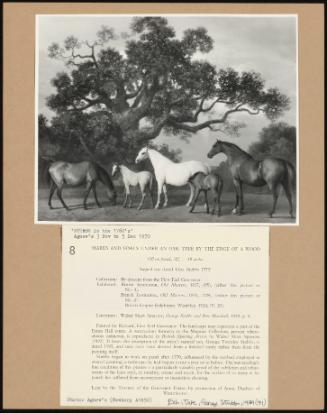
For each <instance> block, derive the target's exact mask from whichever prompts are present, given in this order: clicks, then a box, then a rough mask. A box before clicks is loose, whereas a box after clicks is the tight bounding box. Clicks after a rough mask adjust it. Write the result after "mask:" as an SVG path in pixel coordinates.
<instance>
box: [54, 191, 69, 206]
mask: <svg viewBox="0 0 327 413" xmlns="http://www.w3.org/2000/svg"><path fill="white" fill-rule="evenodd" d="M61 192H62V186H60V187H57V195H58V198H59V199H60V202H61V203H62V205H63V206H64V208H66V209H67V211H69V208H68V206H67V205H66V204H65V201H64V200H63V198H62V195H61Z"/></svg>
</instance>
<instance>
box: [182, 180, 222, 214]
mask: <svg viewBox="0 0 327 413" xmlns="http://www.w3.org/2000/svg"><path fill="white" fill-rule="evenodd" d="M190 182H192V184H193V185H194V187H195V195H194V199H193V202H192V205H191V209H190V212H193V210H194V207H195V204H196V201H197V199H198V197H199V195H200V192H201V191H203V192H204V197H205V201H206V210H207V214H209V203H208V190H211V191H212V192H213V199H214V201H213V208H212V211H211V213H212V215H213V214H214V213H215V209H216V205H217V215H218V216H220V212H221V208H220V196H221V192H222V190H223V180H222V179H221V177H220V176H219V175H217V174H215V173H213V172H211V173H210V174H209V175H205V174H204V173H203V172H197V173H196V174H195V175H193V176H191V178H190Z"/></svg>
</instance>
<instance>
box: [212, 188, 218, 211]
mask: <svg viewBox="0 0 327 413" xmlns="http://www.w3.org/2000/svg"><path fill="white" fill-rule="evenodd" d="M212 191H213V208H212V211H211V213H212V215H214V213H215V209H216V204H217V203H218V191H217V190H216V189H213V190H212Z"/></svg>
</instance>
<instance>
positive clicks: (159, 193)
mask: <svg viewBox="0 0 327 413" xmlns="http://www.w3.org/2000/svg"><path fill="white" fill-rule="evenodd" d="M162 186H163V182H158V193H157V203H156V206H155V208H156V209H158V208H159V206H160V198H161V192H162Z"/></svg>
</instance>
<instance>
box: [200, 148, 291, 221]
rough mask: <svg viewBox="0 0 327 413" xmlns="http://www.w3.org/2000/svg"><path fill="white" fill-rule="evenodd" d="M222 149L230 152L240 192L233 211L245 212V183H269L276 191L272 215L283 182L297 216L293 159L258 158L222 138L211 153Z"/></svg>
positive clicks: (234, 180) (228, 156)
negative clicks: (293, 194) (291, 160)
mask: <svg viewBox="0 0 327 413" xmlns="http://www.w3.org/2000/svg"><path fill="white" fill-rule="evenodd" d="M218 153H224V154H225V155H226V156H227V162H228V165H229V168H230V171H231V174H232V177H233V183H234V188H235V192H236V204H235V208H234V209H233V211H232V212H233V213H234V214H235V213H237V214H239V215H240V214H242V213H243V209H244V201H243V188H242V185H243V183H245V184H247V185H252V186H263V185H266V184H267V185H268V187H269V189H270V191H271V192H272V195H273V205H272V209H271V211H270V214H269V215H270V217H271V218H272V216H273V214H274V213H275V209H276V203H277V199H278V194H279V188H280V185H282V187H283V188H284V191H285V194H286V197H287V200H288V203H289V207H290V209H289V213H290V215H291V217H292V218H294V215H293V202H292V184H293V182H294V180H295V170H294V167H293V165H292V164H291V163H289V162H287V161H285V160H283V159H279V158H272V157H271V158H265V159H263V160H262V161H257V160H255V159H253V158H252V156H251V155H250V154H248V153H247V152H245V151H243V150H242V149H241V148H239V147H238V146H237V145H235V144H234V143H230V142H225V141H219V140H217V142H216V143H215V144H214V145H213V146H212V148H211V150H210V151H209V153H208V158H212V157H213V156H215V155H217V154H218Z"/></svg>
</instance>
